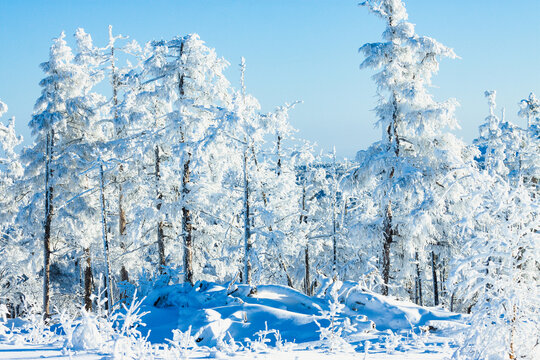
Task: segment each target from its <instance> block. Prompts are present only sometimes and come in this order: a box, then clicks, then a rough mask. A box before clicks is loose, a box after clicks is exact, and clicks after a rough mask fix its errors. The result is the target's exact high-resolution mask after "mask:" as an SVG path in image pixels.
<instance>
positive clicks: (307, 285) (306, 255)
mask: <svg viewBox="0 0 540 360" xmlns="http://www.w3.org/2000/svg"><path fill="white" fill-rule="evenodd" d="M304 258H305V262H306V274H305V276H304V291H305V292H306V295H307V296H311V295H312V294H311V274H310V273H309V270H310V269H309V244H306V247H305V249H304Z"/></svg>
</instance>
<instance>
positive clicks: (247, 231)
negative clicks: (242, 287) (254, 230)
mask: <svg viewBox="0 0 540 360" xmlns="http://www.w3.org/2000/svg"><path fill="white" fill-rule="evenodd" d="M247 159H248V155H247V150H245V151H244V159H243V160H244V163H243V170H244V273H243V277H242V279H243V280H244V283H245V284H248V285H251V276H252V274H251V271H252V268H251V249H252V247H253V244H252V240H251V219H250V212H249V211H250V210H249V178H248V170H247Z"/></svg>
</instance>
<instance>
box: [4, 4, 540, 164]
mask: <svg viewBox="0 0 540 360" xmlns="http://www.w3.org/2000/svg"><path fill="white" fill-rule="evenodd" d="M357 3H358V1H354V0H251V1H250V0H190V1H188V0H168V1H166V0H152V1H150V0H129V1H122V0H106V1H103V0H88V1H73V0H62V1H60V0H48V1H46V0H41V1H37V0H25V1H16V0H0V48H1V49H2V51H1V55H0V99H2V100H3V101H4V102H6V103H7V104H8V106H9V108H10V111H9V112H8V114H7V116H16V117H17V122H18V129H19V131H20V132H21V133H22V134H23V135H24V136H25V138H26V142H29V141H30V134H29V130H28V129H27V125H26V124H27V123H28V121H29V120H30V116H31V113H32V109H33V105H34V102H35V100H36V99H37V97H38V96H39V94H40V88H39V86H38V82H39V81H40V79H41V78H42V77H43V74H42V73H41V70H40V69H39V67H38V65H39V63H41V62H42V61H45V60H47V56H48V48H49V46H50V44H51V39H52V38H53V37H56V36H58V34H59V33H60V32H61V31H62V30H65V31H66V34H68V35H70V34H73V33H74V32H75V29H76V28H77V27H83V28H85V29H86V31H87V32H89V33H90V34H91V35H92V36H93V38H94V40H95V42H96V43H97V44H98V45H105V43H106V36H107V26H108V25H109V24H112V25H113V26H114V30H115V32H116V33H122V34H124V35H129V36H130V37H132V38H134V39H136V40H137V41H139V42H140V43H143V42H146V41H148V40H152V39H162V38H165V39H167V38H171V37H173V36H175V35H184V34H187V33H198V34H199V35H200V36H201V38H202V39H203V40H205V41H206V43H207V44H208V45H209V46H211V47H214V48H215V49H216V50H217V52H218V54H219V55H221V56H223V57H225V58H226V59H227V60H228V61H229V62H230V63H231V64H232V65H231V67H230V69H229V70H228V72H227V74H228V77H229V79H230V80H231V82H233V84H238V80H237V79H238V71H237V70H238V67H237V66H236V64H237V63H238V62H239V59H240V57H241V56H244V57H245V58H246V61H247V65H248V69H247V76H246V80H247V86H248V89H249V91H250V92H251V93H253V94H254V95H255V96H256V97H257V98H258V99H259V101H260V102H261V104H262V106H263V110H271V109H272V108H273V107H274V106H277V105H280V104H283V103H284V102H292V101H295V100H303V101H304V103H303V104H302V105H299V106H298V107H297V108H296V109H295V110H294V111H293V112H292V113H291V121H292V123H293V125H294V126H295V127H296V128H297V129H299V134H298V136H300V137H303V138H306V139H309V140H312V141H315V142H317V143H318V144H319V145H320V146H321V148H323V149H331V148H332V146H333V145H335V146H336V149H337V152H338V154H339V155H340V156H347V157H353V156H354V154H355V152H356V151H357V150H359V149H361V148H365V147H367V146H369V144H370V143H371V142H373V141H375V140H377V139H378V138H379V137H380V131H379V130H377V129H374V126H373V123H374V121H375V116H374V113H373V112H372V111H371V109H373V107H374V106H375V101H376V98H375V96H374V94H375V87H374V85H373V83H372V81H371V79H370V76H371V75H372V72H370V71H368V70H362V71H361V70H359V67H358V65H359V64H360V62H361V60H362V58H361V56H360V55H359V54H358V52H357V49H358V48H359V47H360V46H361V45H362V44H364V43H366V42H375V41H379V40H380V38H381V35H380V34H381V32H382V31H383V29H384V24H383V23H382V21H381V20H379V19H378V18H376V17H375V16H373V15H371V14H369V13H368V11H367V10H366V9H365V8H361V7H358V6H357ZM406 6H407V9H408V12H409V19H410V21H411V22H412V23H415V24H416V25H417V27H416V29H417V32H418V33H419V34H420V35H427V36H431V37H434V38H435V39H437V40H439V41H440V42H442V43H444V44H445V45H447V46H450V47H452V48H454V50H455V51H456V53H457V54H458V55H459V56H460V57H461V58H462V59H461V60H444V61H443V62H442V64H441V71H440V74H439V75H438V76H437V77H435V78H434V84H435V85H436V88H434V89H433V93H434V94H435V95H436V97H437V98H438V99H445V98H448V97H455V98H457V99H458V101H459V102H460V103H461V107H460V108H459V110H458V113H457V115H458V118H459V121H460V124H461V126H462V130H461V131H458V132H457V133H458V135H459V136H461V137H463V139H464V140H466V141H467V142H469V141H471V140H472V139H473V138H474V137H475V136H476V135H477V128H478V125H479V124H480V123H481V122H482V121H483V119H484V117H485V116H486V114H487V105H486V102H485V100H484V98H483V91H484V90H486V89H496V90H497V92H498V104H499V106H500V107H502V106H504V107H506V114H507V118H508V119H509V120H512V121H514V122H516V123H518V124H520V125H523V122H522V121H520V120H518V119H517V116H516V113H517V111H518V102H519V100H520V99H522V98H524V97H526V96H527V95H528V94H529V92H530V91H534V92H536V93H537V94H538V93H540V65H539V64H540V0H521V1H519V2H516V1H508V0H453V1H442V0H408V1H406ZM69 38H71V36H69ZM539 95H540V94H539ZM4 121H5V119H4Z"/></svg>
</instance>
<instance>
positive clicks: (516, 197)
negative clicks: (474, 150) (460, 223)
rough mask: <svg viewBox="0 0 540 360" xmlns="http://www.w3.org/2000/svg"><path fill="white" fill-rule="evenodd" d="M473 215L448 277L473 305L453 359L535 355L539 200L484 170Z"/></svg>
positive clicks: (537, 351)
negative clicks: (454, 266) (469, 320)
mask: <svg viewBox="0 0 540 360" xmlns="http://www.w3.org/2000/svg"><path fill="white" fill-rule="evenodd" d="M484 184H485V185H487V188H486V189H483V191H478V192H476V195H475V198H476V199H475V200H474V201H472V202H471V205H473V206H474V205H476V206H478V207H477V208H474V209H471V210H472V211H474V212H475V213H476V214H477V215H476V221H475V222H474V223H472V225H473V228H468V226H465V227H464V228H463V229H462V231H463V233H465V234H467V233H468V234H470V240H469V241H467V242H466V243H465V244H464V247H463V249H462V255H461V256H460V258H459V260H458V261H457V263H458V264H457V267H456V270H455V272H454V274H453V279H452V281H453V282H454V283H455V284H456V289H457V291H458V292H459V294H460V295H461V296H462V297H463V298H464V299H465V301H468V302H469V303H471V302H472V303H473V304H475V305H474V306H473V308H472V318H471V328H470V329H469V331H468V332H467V337H466V340H465V342H464V343H463V344H462V346H461V347H460V349H458V350H457V351H456V353H455V354H454V357H455V358H456V359H470V358H475V359H483V358H489V359H518V358H530V359H533V358H536V357H538V355H540V345H539V344H540V342H539V340H540V338H539V337H538V334H539V333H540V327H539V324H540V321H539V320H540V313H539V311H538V306H537V302H538V298H539V296H540V294H539V291H540V276H539V273H538V266H539V263H538V259H539V258H540V243H539V241H538V236H539V235H538V228H539V225H540V223H539V222H540V214H539V210H540V208H539V206H538V201H535V200H534V198H533V197H532V196H531V194H530V192H529V191H528V190H527V189H526V188H525V187H524V186H523V185H522V184H518V186H517V187H513V186H512V185H511V184H510V182H509V180H507V179H505V178H504V177H502V176H500V175H488V174H486V181H485V183H484Z"/></svg>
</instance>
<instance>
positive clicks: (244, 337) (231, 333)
mask: <svg viewBox="0 0 540 360" xmlns="http://www.w3.org/2000/svg"><path fill="white" fill-rule="evenodd" d="M340 285H341V283H340ZM331 286H335V284H334V285H332V284H331V282H329V283H328V284H326V286H323V287H322V289H321V291H320V292H319V293H318V294H317V295H316V296H313V297H309V296H306V295H305V294H303V293H301V292H299V291H297V290H294V289H292V288H289V287H285V286H280V285H259V286H249V285H232V286H231V285H229V286H227V285H219V284H215V283H209V282H198V283H196V284H195V286H193V287H192V286H190V285H188V284H179V285H171V286H166V287H163V288H161V289H156V290H154V291H152V292H151V293H150V294H149V295H148V296H147V298H146V301H145V303H144V307H145V309H144V310H145V311H149V312H150V313H149V314H148V315H147V316H146V317H145V322H146V323H147V324H148V328H150V329H153V330H152V332H151V333H150V336H149V340H150V341H152V342H154V343H162V342H165V339H172V338H173V330H176V331H181V332H187V331H190V332H192V333H193V334H194V337H195V339H196V342H197V343H198V345H200V346H209V347H213V346H216V345H218V344H219V343H220V342H222V341H223V340H224V339H231V338H233V339H235V340H236V341H241V342H243V343H249V342H252V341H254V340H256V339H255V338H254V334H256V333H257V332H259V331H264V330H266V329H273V330H277V331H278V332H279V334H280V335H281V340H282V341H285V342H296V343H304V342H312V341H318V340H319V338H320V327H326V326H328V325H329V324H330V322H329V320H328V319H326V318H324V316H322V313H323V312H325V311H328V310H329V307H330V302H331V298H330V295H329V293H330V291H329V289H330V287H331ZM338 293H339V301H340V302H341V303H342V304H344V305H345V308H344V309H343V311H342V313H341V314H340V315H339V316H340V318H342V319H343V320H344V319H345V318H348V321H349V322H350V323H351V324H352V325H353V326H354V327H355V328H356V329H357V330H358V332H360V333H372V332H377V331H379V330H392V331H394V332H399V331H402V330H412V331H415V329H416V330H418V328H419V327H421V326H430V325H431V324H439V323H440V324H451V323H454V322H456V321H457V322H460V321H461V320H462V318H461V317H462V316H461V315H459V314H455V313H450V312H448V311H446V310H444V309H442V308H426V307H421V306H417V305H414V304H411V303H408V302H405V301H398V300H395V299H392V298H390V297H385V296H382V295H378V294H375V293H373V292H370V291H367V290H365V289H362V288H361V287H360V286H359V285H358V284H356V283H353V282H346V283H344V284H343V285H341V287H340V288H339V291H338ZM447 326H450V325H447ZM456 326H457V325H456ZM191 329H193V331H192V330H191ZM155 330H158V331H155ZM268 341H269V345H272V346H273V345H275V340H274V339H269V340H268Z"/></svg>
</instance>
